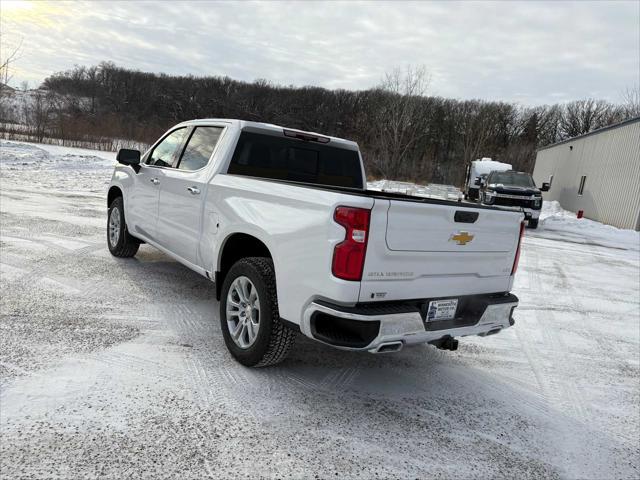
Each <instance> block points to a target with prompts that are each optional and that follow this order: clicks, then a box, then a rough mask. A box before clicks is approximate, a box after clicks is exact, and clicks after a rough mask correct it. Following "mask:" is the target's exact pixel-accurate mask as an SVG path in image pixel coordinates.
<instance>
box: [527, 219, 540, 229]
mask: <svg viewBox="0 0 640 480" xmlns="http://www.w3.org/2000/svg"><path fill="white" fill-rule="evenodd" d="M528 225H529V228H533V229H536V228H538V219H537V218H530V219H529V222H528Z"/></svg>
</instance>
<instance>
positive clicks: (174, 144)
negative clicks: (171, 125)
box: [146, 128, 187, 167]
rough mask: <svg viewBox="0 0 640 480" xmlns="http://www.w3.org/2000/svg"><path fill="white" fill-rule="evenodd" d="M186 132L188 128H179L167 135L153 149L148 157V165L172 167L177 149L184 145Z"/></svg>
mask: <svg viewBox="0 0 640 480" xmlns="http://www.w3.org/2000/svg"><path fill="white" fill-rule="evenodd" d="M186 133H187V129H186V128H179V129H178V130H174V131H173V132H171V133H170V134H169V135H167V136H166V137H165V138H164V140H162V141H161V142H160V143H159V144H158V145H156V148H154V149H153V151H152V152H151V155H149V158H147V161H146V163H147V165H155V166H157V167H170V166H171V165H173V158H174V155H175V153H176V150H177V149H178V147H180V145H182V140H184V136H185V134H186Z"/></svg>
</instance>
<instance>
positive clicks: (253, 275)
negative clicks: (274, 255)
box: [220, 257, 295, 367]
mask: <svg viewBox="0 0 640 480" xmlns="http://www.w3.org/2000/svg"><path fill="white" fill-rule="evenodd" d="M238 277H247V278H248V279H249V280H250V281H251V283H252V284H253V285H254V286H255V288H256V291H257V293H258V297H259V304H260V309H259V311H260V313H259V324H258V325H259V326H258V333H257V335H256V337H255V341H254V343H253V344H251V345H250V346H248V347H246V348H241V347H240V346H239V345H237V344H236V343H235V342H234V340H233V339H232V338H231V332H230V331H229V325H228V323H227V297H228V295H229V290H230V289H231V285H232V284H233V282H234V281H235V280H236V279H237V278H238ZM220 326H221V328H222V335H223V336H224V342H225V344H226V345H227V348H228V349H229V352H231V355H233V357H234V358H235V359H236V360H238V362H240V363H241V364H242V365H245V366H247V367H266V366H268V365H275V364H277V363H280V362H282V361H283V360H284V359H285V358H286V357H287V355H288V354H289V351H290V350H291V347H292V346H293V343H294V340H295V332H294V331H293V330H291V329H290V328H288V327H287V326H286V325H285V324H284V323H283V322H282V320H280V313H279V311H278V296H277V293H276V277H275V271H274V268H273V261H272V260H271V259H270V258H265V257H248V258H243V259H241V260H238V261H237V262H236V263H235V264H234V265H233V266H232V267H231V269H230V270H229V273H227V275H226V277H225V279H224V283H223V285H222V292H221V297H220Z"/></svg>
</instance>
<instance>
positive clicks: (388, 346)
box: [373, 342, 402, 353]
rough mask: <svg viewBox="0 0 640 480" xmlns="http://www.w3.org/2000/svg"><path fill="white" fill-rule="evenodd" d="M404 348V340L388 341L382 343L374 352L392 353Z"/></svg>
mask: <svg viewBox="0 0 640 480" xmlns="http://www.w3.org/2000/svg"><path fill="white" fill-rule="evenodd" d="M400 350H402V342H388V343H383V344H381V345H380V346H379V347H378V348H376V349H375V350H374V352H373V353H392V352H399V351H400Z"/></svg>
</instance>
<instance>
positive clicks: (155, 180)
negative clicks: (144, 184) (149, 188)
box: [149, 178, 160, 185]
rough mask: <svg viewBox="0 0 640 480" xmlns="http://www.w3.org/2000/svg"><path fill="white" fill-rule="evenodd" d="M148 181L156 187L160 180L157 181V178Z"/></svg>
mask: <svg viewBox="0 0 640 480" xmlns="http://www.w3.org/2000/svg"><path fill="white" fill-rule="evenodd" d="M149 181H150V182H151V183H153V184H154V185H158V184H159V183H160V180H158V179H157V178H151V179H149Z"/></svg>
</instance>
